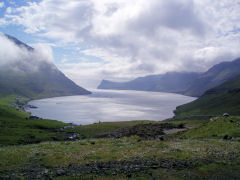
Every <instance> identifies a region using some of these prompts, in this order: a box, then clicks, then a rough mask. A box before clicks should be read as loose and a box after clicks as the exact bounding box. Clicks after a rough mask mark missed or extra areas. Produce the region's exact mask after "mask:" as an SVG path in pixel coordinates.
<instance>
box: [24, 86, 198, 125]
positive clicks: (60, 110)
mask: <svg viewBox="0 0 240 180" xmlns="http://www.w3.org/2000/svg"><path fill="white" fill-rule="evenodd" d="M92 92H93V93H92V94H90V95H84V96H65V97H56V98H49V99H41V100H34V101H30V102H29V104H30V105H33V106H36V107H38V108H36V109H35V108H33V109H29V110H30V111H31V113H32V115H35V116H38V117H41V118H46V119H53V120H59V121H63V122H66V123H74V124H78V125H80V124H82V125H86V124H92V123H96V122H99V121H101V122H113V121H131V120H154V121H159V120H164V119H167V118H170V117H172V116H173V110H175V108H176V107H177V106H179V105H182V104H185V103H188V102H191V101H193V100H195V99H196V98H193V97H188V96H183V95H179V94H173V93H162V92H144V91H125V90H122V91H118V90H93V91H92Z"/></svg>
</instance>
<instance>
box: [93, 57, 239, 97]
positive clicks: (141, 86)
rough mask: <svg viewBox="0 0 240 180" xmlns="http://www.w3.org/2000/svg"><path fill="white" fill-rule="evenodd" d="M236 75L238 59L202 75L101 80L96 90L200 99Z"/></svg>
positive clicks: (216, 66)
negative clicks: (163, 93) (126, 91)
mask: <svg viewBox="0 0 240 180" xmlns="http://www.w3.org/2000/svg"><path fill="white" fill-rule="evenodd" d="M238 74H240V58H238V59H236V60H234V61H231V62H222V63H219V64H217V65H215V66H213V67H212V68H210V69H209V70H208V71H206V72H204V73H194V72H192V73H186V72H169V73H166V74H163V75H150V76H145V77H141V78H137V79H134V80H132V81H128V82H121V83H118V82H111V81H107V80H103V81H102V82H101V84H100V85H99V86H98V89H118V90H140V91H157V92H171V93H179V94H183V95H188V96H195V97H200V96H201V95H202V94H204V92H206V91H207V90H208V89H211V88H213V87H216V86H218V85H220V84H222V83H224V82H225V81H227V80H229V79H231V78H233V77H235V76H237V75H238Z"/></svg>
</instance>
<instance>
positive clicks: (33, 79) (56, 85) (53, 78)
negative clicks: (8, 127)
mask: <svg viewBox="0 0 240 180" xmlns="http://www.w3.org/2000/svg"><path fill="white" fill-rule="evenodd" d="M6 37H7V38H8V39H9V40H10V41H11V42H14V45H15V46H16V48H19V49H20V50H22V51H24V53H25V54H26V53H29V54H30V55H29V56H30V57H33V58H34V57H36V58H37V56H35V55H32V54H34V53H35V52H34V51H35V50H34V49H33V48H32V47H30V46H28V45H26V44H24V43H22V42H21V41H19V40H17V39H16V38H14V37H11V36H9V35H7V36H6ZM7 55H8V54H7ZM26 57H28V55H26V56H24V58H22V59H21V57H19V58H20V59H19V60H17V61H16V60H15V61H12V62H9V63H7V64H5V65H2V66H0V96H6V95H10V94H17V95H21V96H25V97H28V98H32V99H35V98H48V97H55V96H66V95H83V94H89V93H90V92H89V91H87V90H85V89H84V88H81V87H79V86H78V85H76V84H75V83H74V82H73V81H71V80H70V79H68V78H67V77H66V76H65V75H64V74H63V73H62V72H61V71H59V70H58V69H57V67H56V66H55V65H54V64H53V63H51V62H48V61H42V60H41V61H40V60H36V59H31V58H28V59H27V58H26Z"/></svg>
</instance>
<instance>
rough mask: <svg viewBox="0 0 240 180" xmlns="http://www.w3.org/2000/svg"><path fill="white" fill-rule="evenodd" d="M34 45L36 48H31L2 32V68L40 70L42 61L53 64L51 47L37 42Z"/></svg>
mask: <svg viewBox="0 0 240 180" xmlns="http://www.w3.org/2000/svg"><path fill="white" fill-rule="evenodd" d="M34 47H35V49H34V50H29V49H27V48H26V47H25V46H24V45H21V44H18V45H17V44H16V43H15V42H14V41H13V40H10V39H9V38H8V37H6V36H5V35H3V34H1V33H0V68H1V70H3V69H5V70H7V69H9V68H10V69H13V70H16V71H19V72H34V71H37V70H38V68H39V67H38V66H39V63H41V62H48V63H50V64H53V55H52V51H51V48H50V47H48V46H46V45H43V44H35V45H34ZM53 67H54V66H53Z"/></svg>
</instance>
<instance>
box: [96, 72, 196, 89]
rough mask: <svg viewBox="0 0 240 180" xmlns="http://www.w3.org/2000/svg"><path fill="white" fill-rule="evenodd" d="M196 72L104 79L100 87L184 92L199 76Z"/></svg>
mask: <svg viewBox="0 0 240 180" xmlns="http://www.w3.org/2000/svg"><path fill="white" fill-rule="evenodd" d="M199 75H200V74H199V73H195V72H182V73H179V72H169V73H166V74H162V75H150V76H145V77H140V78H137V79H134V80H132V81H128V82H122V83H117V82H111V81H107V80H103V81H102V82H101V84H100V85H99V86H98V89H119V90H140V91H159V92H160V91H161V92H171V93H184V90H185V89H186V88H187V87H188V85H189V83H191V82H193V81H194V80H195V79H197V78H198V76H199Z"/></svg>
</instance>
